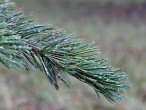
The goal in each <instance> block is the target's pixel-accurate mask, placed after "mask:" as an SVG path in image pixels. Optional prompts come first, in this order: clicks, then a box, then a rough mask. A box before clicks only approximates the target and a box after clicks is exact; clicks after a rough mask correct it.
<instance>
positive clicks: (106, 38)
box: [0, 0, 146, 110]
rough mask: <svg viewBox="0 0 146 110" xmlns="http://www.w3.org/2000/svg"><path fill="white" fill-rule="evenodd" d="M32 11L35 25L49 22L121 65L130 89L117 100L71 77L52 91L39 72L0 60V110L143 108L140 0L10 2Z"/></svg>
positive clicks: (145, 14)
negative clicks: (12, 66)
mask: <svg viewBox="0 0 146 110" xmlns="http://www.w3.org/2000/svg"><path fill="white" fill-rule="evenodd" d="M12 1H14V2H16V5H17V7H18V8H24V9H23V10H24V12H25V13H26V14H27V13H29V12H34V19H36V21H37V22H38V23H40V24H52V25H53V26H56V27H59V28H65V30H66V32H68V33H76V34H77V35H78V37H79V38H81V39H83V40H84V41H86V42H90V41H95V42H96V46H100V51H101V56H102V57H104V58H110V59H111V61H110V63H111V65H113V66H115V67H118V68H124V71H125V72H126V73H127V74H128V75H130V77H131V78H130V79H129V81H130V82H132V83H133V87H131V88H128V89H127V93H126V94H125V95H127V98H126V99H125V100H123V101H122V102H120V103H121V104H111V103H109V102H108V101H107V100H106V99H105V98H104V97H103V96H101V98H100V99H99V98H98V97H97V96H96V94H95V92H94V91H93V90H92V88H91V87H88V86H87V85H86V84H83V83H81V82H79V81H77V80H76V79H74V78H73V77H70V82H71V83H72V85H73V87H72V88H71V89H68V88H66V87H64V86H63V85H61V84H60V90H59V91H56V90H55V89H54V87H52V86H51V85H50V84H49V81H48V80H47V78H46V77H45V75H44V74H42V73H41V72H40V71H38V70H36V69H34V70H32V71H26V70H22V69H19V70H13V69H10V70H8V69H7V68H6V67H4V66H3V65H1V64H0V110H146V1H145V0H12Z"/></svg>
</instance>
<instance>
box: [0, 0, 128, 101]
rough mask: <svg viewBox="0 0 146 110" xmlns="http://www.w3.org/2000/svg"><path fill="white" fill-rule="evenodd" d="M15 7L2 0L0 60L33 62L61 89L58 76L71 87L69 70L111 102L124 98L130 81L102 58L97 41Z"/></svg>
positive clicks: (14, 65) (25, 64)
mask: <svg viewBox="0 0 146 110" xmlns="http://www.w3.org/2000/svg"><path fill="white" fill-rule="evenodd" d="M30 17H31V14H29V15H27V16H25V15H24V14H23V12H22V9H16V8H15V5H14V3H13V2H10V1H8V0H0V62H1V63H3V64H4V65H5V66H6V67H8V68H11V67H12V68H18V67H24V68H26V69H30V67H31V66H34V67H36V68H38V69H40V70H41V71H42V72H43V73H45V75H46V77H47V78H48V80H49V81H50V83H51V84H52V85H53V86H54V87H55V88H56V89H57V90H58V89H59V85H58V80H57V79H60V80H61V81H62V83H63V84H64V85H65V86H67V87H70V85H71V84H70V83H69V81H68V79H67V77H66V76H67V74H69V75H71V76H74V77H76V78H77V79H78V80H80V81H81V82H84V83H87V84H88V85H89V86H91V87H92V88H93V89H94V90H95V92H96V93H97V95H98V96H99V93H101V94H103V95H104V96H105V97H106V98H107V99H108V100H109V101H110V102H117V100H119V99H123V98H124V96H123V95H122V93H124V92H125V88H127V87H129V86H130V83H127V82H123V80H125V79H128V77H129V76H128V75H127V74H126V73H124V72H121V69H118V68H114V67H112V66H110V65H108V64H107V63H106V62H107V61H108V60H107V59H100V58H99V53H98V47H94V42H92V43H88V44H85V43H83V42H82V41H81V40H80V39H78V38H76V35H74V34H67V33H66V32H64V31H63V30H61V29H58V28H56V27H53V26H51V25H37V24H36V23H35V22H34V21H33V20H30Z"/></svg>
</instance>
